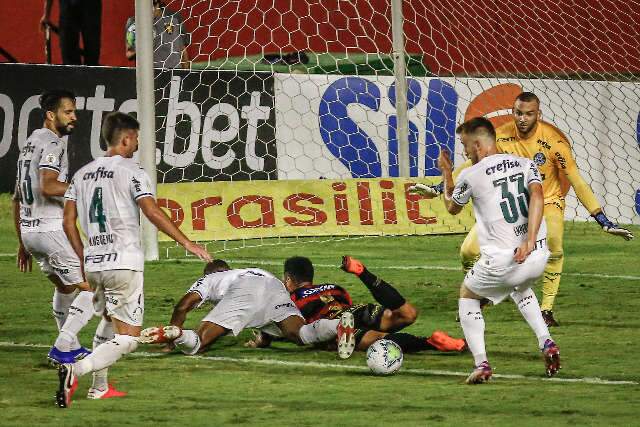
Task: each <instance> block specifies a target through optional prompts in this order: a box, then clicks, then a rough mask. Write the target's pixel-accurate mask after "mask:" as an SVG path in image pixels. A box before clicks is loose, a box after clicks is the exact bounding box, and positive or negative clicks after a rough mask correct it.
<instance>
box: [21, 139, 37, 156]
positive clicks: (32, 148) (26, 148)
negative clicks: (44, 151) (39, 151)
mask: <svg viewBox="0 0 640 427" xmlns="http://www.w3.org/2000/svg"><path fill="white" fill-rule="evenodd" d="M35 150H36V147H35V145H33V144H32V143H31V141H29V142H27V145H25V146H24V147H23V148H22V155H23V156H24V155H26V154H29V153H33V152H34V151H35Z"/></svg>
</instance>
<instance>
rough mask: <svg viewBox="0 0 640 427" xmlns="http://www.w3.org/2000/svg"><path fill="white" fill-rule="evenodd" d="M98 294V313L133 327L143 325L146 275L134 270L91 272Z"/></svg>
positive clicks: (89, 273)
mask: <svg viewBox="0 0 640 427" xmlns="http://www.w3.org/2000/svg"><path fill="white" fill-rule="evenodd" d="M87 280H88V281H89V284H90V285H91V289H93V291H94V296H93V305H94V310H95V311H96V312H97V313H100V314H102V312H103V311H104V310H105V309H106V311H107V315H109V316H110V317H113V318H115V319H118V320H120V321H121V322H124V323H127V324H129V325H132V326H142V318H143V315H144V292H143V283H144V280H143V273H142V271H133V270H106V271H95V272H87Z"/></svg>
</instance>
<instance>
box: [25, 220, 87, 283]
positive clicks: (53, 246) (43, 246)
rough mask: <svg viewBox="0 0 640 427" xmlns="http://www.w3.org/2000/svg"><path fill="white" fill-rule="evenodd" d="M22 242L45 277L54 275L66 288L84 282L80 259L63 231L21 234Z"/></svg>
mask: <svg viewBox="0 0 640 427" xmlns="http://www.w3.org/2000/svg"><path fill="white" fill-rule="evenodd" d="M22 242H23V243H24V247H25V249H26V250H27V251H29V253H31V255H32V256H33V258H34V259H35V260H36V262H37V263H38V265H39V266H40V270H42V272H43V273H44V274H46V275H47V276H51V275H55V276H57V277H58V278H60V280H61V281H62V283H63V284H65V285H67V286H71V285H77V284H78V283H82V282H84V278H83V277H82V270H81V269H80V259H78V255H76V253H75V251H74V250H73V248H72V247H71V243H69V241H68V240H67V235H66V234H64V231H62V230H58V231H46V232H42V233H23V234H22Z"/></svg>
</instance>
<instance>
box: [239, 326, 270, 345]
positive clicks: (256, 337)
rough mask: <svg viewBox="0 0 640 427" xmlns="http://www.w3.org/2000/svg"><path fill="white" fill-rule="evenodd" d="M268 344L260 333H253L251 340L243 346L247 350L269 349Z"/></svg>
mask: <svg viewBox="0 0 640 427" xmlns="http://www.w3.org/2000/svg"><path fill="white" fill-rule="evenodd" d="M269 344H270V342H269V341H268V340H266V339H265V337H264V334H263V333H262V332H260V331H255V330H254V331H253V339H250V340H249V341H247V342H246V343H244V346H245V347H247V348H265V347H269Z"/></svg>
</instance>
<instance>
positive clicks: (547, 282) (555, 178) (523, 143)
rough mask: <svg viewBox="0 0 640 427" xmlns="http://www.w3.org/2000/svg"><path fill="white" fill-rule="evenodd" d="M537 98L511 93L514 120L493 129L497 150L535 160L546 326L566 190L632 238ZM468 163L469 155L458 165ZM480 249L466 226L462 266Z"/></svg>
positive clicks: (425, 190)
mask: <svg viewBox="0 0 640 427" xmlns="http://www.w3.org/2000/svg"><path fill="white" fill-rule="evenodd" d="M540 117H541V113H540V100H539V99H538V97H537V96H536V95H535V94H533V93H531V92H523V93H521V94H520V95H518V96H517V97H516V100H515V102H514V105H513V121H510V122H509V123H505V124H504V125H502V126H500V127H499V128H498V129H496V134H497V136H496V141H497V148H498V152H499V153H509V154H515V155H518V156H522V157H526V158H528V159H531V160H533V161H534V163H535V164H536V165H537V166H538V169H539V170H540V173H541V175H542V188H543V191H544V218H545V221H546V223H547V228H548V239H549V240H548V244H549V249H550V251H551V257H550V258H549V261H548V263H547V266H546V268H545V271H544V275H543V282H542V303H541V305H540V309H541V310H542V316H543V317H544V320H545V322H546V323H547V325H548V326H558V322H557V321H556V320H555V318H554V315H553V303H554V300H555V298H556V295H557V294H558V288H559V287H560V277H561V275H562V265H563V261H564V254H563V251H562V237H563V232H564V209H565V195H566V194H567V192H568V190H569V186H570V185H571V186H573V188H574V190H575V193H576V196H577V197H578V200H580V203H582V205H583V206H584V207H585V208H586V209H587V210H588V211H589V213H590V214H591V216H592V217H593V218H594V219H595V220H596V222H597V223H598V224H599V225H600V226H601V227H602V229H603V230H604V231H606V232H607V233H610V234H613V235H615V236H620V237H622V238H623V239H625V240H631V239H632V238H633V234H632V233H631V232H630V231H629V230H627V229H625V228H622V227H619V226H618V225H617V224H614V223H613V222H611V221H610V220H609V219H608V218H607V217H606V215H605V214H604V212H603V210H602V207H601V206H600V204H599V203H598V200H597V199H596V196H595V195H594V194H593V191H591V188H590V187H589V185H588V184H587V183H586V182H585V181H584V179H583V178H582V176H580V172H579V171H578V167H577V165H576V161H575V159H574V158H573V155H572V153H571V146H570V144H569V141H568V139H567V137H566V136H565V135H564V134H563V133H562V132H561V131H560V130H559V129H558V128H556V127H555V126H553V125H552V124H550V123H547V122H544V121H542V120H541V118H540ZM470 165H471V162H470V161H468V162H466V163H464V164H463V165H462V166H461V167H460V168H458V170H457V171H456V174H454V176H455V177H457V174H459V173H460V171H461V170H462V169H463V168H466V167H468V166H470ZM412 192H414V193H419V194H422V195H433V196H435V195H438V194H440V193H441V192H442V184H440V185H438V186H426V185H423V184H417V185H415V186H414V187H413V188H412ZM479 255H480V247H479V246H478V238H477V235H476V228H475V226H474V227H473V228H472V229H471V231H470V232H469V234H468V235H467V237H466V238H465V240H464V242H463V243H462V246H461V248H460V256H461V258H462V265H463V268H464V270H465V271H467V270H469V268H471V267H472V266H473V264H474V262H475V261H476V260H477V259H478V256H479Z"/></svg>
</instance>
